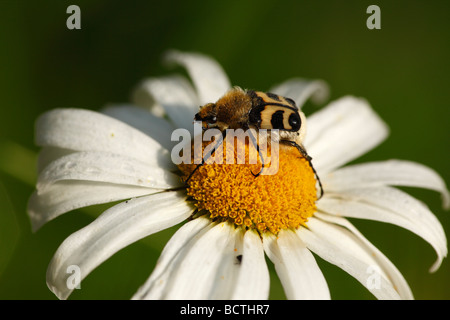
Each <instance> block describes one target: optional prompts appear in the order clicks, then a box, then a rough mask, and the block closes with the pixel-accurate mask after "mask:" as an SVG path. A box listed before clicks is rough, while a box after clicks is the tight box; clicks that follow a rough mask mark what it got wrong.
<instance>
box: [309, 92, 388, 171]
mask: <svg viewBox="0 0 450 320" xmlns="http://www.w3.org/2000/svg"><path fill="white" fill-rule="evenodd" d="M307 121H308V132H307V134H306V138H305V143H304V144H305V147H306V149H307V151H308V154H309V155H310V156H311V157H312V158H313V164H314V167H315V169H316V170H317V171H318V172H319V174H320V173H322V174H324V173H326V172H329V171H332V170H333V169H335V168H338V167H340V166H342V165H343V164H345V163H347V162H349V161H351V160H353V159H356V158H357V157H359V156H361V155H363V154H364V153H366V152H367V151H369V150H371V149H373V148H374V147H375V146H377V145H378V144H379V143H381V142H382V141H383V140H384V139H385V138H386V137H387V135H388V128H387V126H386V124H385V123H384V122H383V121H382V120H381V119H380V118H379V116H378V115H377V114H376V113H375V112H374V111H373V110H372V108H371V107H370V105H369V104H368V103H367V101H365V100H363V99H359V98H355V97H344V98H341V99H339V100H336V101H334V102H332V103H330V104H329V105H328V106H327V107H326V108H324V109H322V110H320V111H318V112H316V113H314V114H313V115H311V116H310V117H309V118H308V119H307Z"/></svg>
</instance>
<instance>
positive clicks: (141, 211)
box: [47, 192, 193, 299]
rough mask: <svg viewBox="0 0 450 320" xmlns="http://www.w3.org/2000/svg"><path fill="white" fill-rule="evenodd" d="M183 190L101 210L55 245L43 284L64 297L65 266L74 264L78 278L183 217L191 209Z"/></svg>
mask: <svg viewBox="0 0 450 320" xmlns="http://www.w3.org/2000/svg"><path fill="white" fill-rule="evenodd" d="M185 198H186V196H185V193H183V192H164V193H159V194H155V195H151V196H146V197H142V198H136V199H131V200H129V201H126V202H123V203H120V204H118V205H116V206H114V207H112V208H110V209H109V210H107V211H105V212H104V213H103V214H102V215H101V216H99V217H98V218H97V219H96V220H95V221H94V222H92V223H91V224H89V225H88V226H86V227H85V228H83V229H81V230H79V231H77V232H75V233H73V234H72V235H71V236H69V237H68V238H67V239H66V240H65V241H64V242H63V243H62V244H61V246H60V247H59V248H58V250H57V251H56V253H55V255H54V256H53V259H52V261H51V262H50V265H49V267H48V270H47V285H48V286H49V288H50V289H51V290H52V291H53V292H54V293H55V294H56V295H57V296H58V297H59V298H60V299H66V298H67V297H68V296H69V295H70V293H71V292H72V289H70V288H69V287H68V286H67V283H66V281H67V278H68V273H67V268H68V267H69V266H72V265H75V266H78V267H79V269H80V270H81V278H82V279H83V278H85V277H86V276H87V275H88V274H89V273H90V272H91V271H92V270H93V269H94V268H96V267H97V266H98V265H100V264H101V263H102V262H103V261H105V260H106V259H108V258H109V257H111V256H112V255H113V254H114V253H116V252H117V251H119V250H121V249H122V248H124V247H126V246H127V245H129V244H131V243H133V242H135V241H137V240H139V239H142V238H144V237H146V236H148V235H150V234H152V233H155V232H158V231H160V230H162V229H166V228H169V227H171V226H173V225H176V224H177V223H180V222H181V221H183V220H185V219H186V218H187V217H189V215H190V214H191V213H192V211H193V208H192V207H191V206H190V205H188V204H187V202H186V201H185Z"/></svg>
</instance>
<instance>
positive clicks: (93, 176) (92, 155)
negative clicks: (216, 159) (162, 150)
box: [36, 151, 182, 194]
mask: <svg viewBox="0 0 450 320" xmlns="http://www.w3.org/2000/svg"><path fill="white" fill-rule="evenodd" d="M61 180H86V181H96V182H109V183H113V184H124V185H133V186H140V187H147V188H155V189H171V188H175V187H180V186H182V182H181V180H180V178H179V176H177V175H175V174H173V173H171V172H169V171H167V170H164V169H161V168H158V167H155V166H151V165H147V164H146V163H143V162H141V161H139V160H136V159H133V158H130V157H127V156H123V155H118V154H112V153H106V152H95V151H91V152H76V153H72V154H69V155H67V156H64V157H62V158H59V159H58V160H56V161H53V162H52V163H51V164H50V165H48V166H47V168H45V169H44V170H43V171H42V172H41V174H40V175H39V178H38V182H37V187H36V188H37V190H38V194H39V193H42V192H45V191H46V189H47V188H48V187H50V186H51V185H52V184H53V183H55V182H57V181H61Z"/></svg>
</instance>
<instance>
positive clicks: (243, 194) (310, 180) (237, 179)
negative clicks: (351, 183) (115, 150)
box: [178, 140, 317, 234]
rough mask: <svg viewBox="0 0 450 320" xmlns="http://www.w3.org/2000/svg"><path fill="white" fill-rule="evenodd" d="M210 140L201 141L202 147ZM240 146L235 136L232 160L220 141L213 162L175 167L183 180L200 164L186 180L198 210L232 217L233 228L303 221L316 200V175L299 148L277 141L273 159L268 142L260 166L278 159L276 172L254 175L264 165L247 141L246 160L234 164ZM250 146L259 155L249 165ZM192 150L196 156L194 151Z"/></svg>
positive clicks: (276, 229) (266, 227) (271, 227)
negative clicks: (277, 153) (221, 146)
mask: <svg viewBox="0 0 450 320" xmlns="http://www.w3.org/2000/svg"><path fill="white" fill-rule="evenodd" d="M208 143H210V142H204V143H203V150H204V149H205V147H206V146H207V145H208ZM213 143H214V142H213ZM239 144H240V143H239V141H238V140H235V146H233V145H232V144H230V147H233V148H234V150H231V154H233V153H234V162H232V163H230V159H229V158H228V159H227V157H226V155H227V152H230V147H229V146H226V141H224V142H223V150H224V151H222V149H221V148H219V149H218V150H217V151H216V152H215V153H214V154H213V157H215V159H216V163H208V162H211V161H207V163H205V164H204V165H201V166H199V165H198V164H180V165H178V167H179V169H180V170H181V172H182V179H183V181H185V180H186V179H187V178H188V177H189V175H190V174H191V172H192V171H193V170H194V169H195V168H196V167H197V166H199V167H198V168H197V169H196V171H195V172H194V174H193V175H192V176H191V177H190V179H189V180H188V182H187V193H188V195H189V196H190V197H192V199H193V200H194V202H195V205H196V206H197V208H198V210H199V211H200V212H204V213H206V214H209V217H210V218H211V219H220V220H222V221H224V220H230V221H232V222H233V223H234V224H235V225H237V226H242V227H247V228H253V229H257V230H258V231H260V232H265V231H270V232H272V233H274V234H277V233H278V232H279V231H280V230H281V229H287V228H298V227H299V226H301V225H304V224H305V223H306V221H307V220H308V218H309V217H311V216H312V215H313V214H314V212H315V211H316V205H315V202H316V200H317V191H316V178H315V175H314V172H313V170H312V168H311V166H310V165H309V163H308V161H307V160H306V159H305V158H304V157H303V156H302V154H301V153H300V152H299V151H298V150H297V148H295V147H290V146H289V147H287V146H284V145H280V149H279V157H275V156H274V157H273V159H271V157H270V154H271V153H270V146H269V147H268V148H267V149H268V150H267V152H264V151H261V155H260V156H261V157H262V158H263V159H264V164H265V165H264V168H263V170H271V169H270V166H269V165H268V164H267V163H268V162H269V160H271V165H275V162H276V161H278V165H279V166H278V172H277V173H276V174H266V175H265V174H264V172H270V171H263V174H261V175H259V176H257V177H255V175H256V174H258V173H259V172H260V170H261V167H262V166H261V161H260V156H258V153H257V151H255V148H254V147H253V145H251V144H250V146H249V144H248V142H246V143H245V147H244V148H245V157H246V158H245V160H242V159H240V160H241V161H240V162H238V161H237V160H238V159H239V157H238V154H239V153H238V152H237V150H239V148H240V147H241V148H242V143H241V145H239ZM244 148H242V149H241V151H242V150H243V149H244ZM250 148H251V149H253V150H250V155H251V156H253V157H254V154H255V153H256V155H257V156H256V157H254V158H257V159H256V163H255V161H253V164H252V162H250V161H249V159H251V158H249V149H250ZM198 149H200V148H198ZM192 150H193V152H192V154H193V156H194V152H195V150H194V148H193V149H192ZM197 151H198V152H197V153H199V152H200V150H197ZM241 153H242V154H243V152H241ZM274 154H275V153H274ZM197 157H198V159H201V155H199V154H197ZM220 157H222V158H223V163H222V164H219V163H217V162H218V161H217V159H218V158H220ZM211 159H212V157H211V158H210V159H209V160H211ZM227 160H228V161H227ZM242 162H244V163H243V164H239V163H242ZM272 168H274V167H272ZM275 171H276V170H275Z"/></svg>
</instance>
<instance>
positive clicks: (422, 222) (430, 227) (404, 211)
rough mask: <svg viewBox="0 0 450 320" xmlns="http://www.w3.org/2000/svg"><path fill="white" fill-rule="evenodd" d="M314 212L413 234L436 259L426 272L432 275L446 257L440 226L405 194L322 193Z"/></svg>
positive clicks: (394, 191) (391, 190)
mask: <svg viewBox="0 0 450 320" xmlns="http://www.w3.org/2000/svg"><path fill="white" fill-rule="evenodd" d="M318 209H319V210H321V211H324V212H326V213H329V214H334V215H338V216H346V217H353V218H361V219H370V220H376V221H382V222H388V223H393V224H395V225H398V226H400V227H403V228H406V229H408V230H410V231H411V232H414V233H416V234H417V235H418V236H420V237H422V238H423V239H424V240H425V241H427V242H428V243H429V244H430V245H431V246H432V247H433V248H434V249H435V250H436V253H437V255H438V257H437V260H436V262H435V263H434V265H433V266H432V267H431V269H430V271H431V272H434V271H436V270H437V269H438V268H439V266H440V264H441V263H442V260H443V258H444V257H445V256H446V255H447V239H446V237H445V233H444V230H443V228H442V225H441V224H440V223H439V221H438V220H437V218H436V217H435V216H434V215H433V213H432V212H431V211H430V210H429V209H428V207H427V206H426V205H424V204H423V203H422V202H419V201H418V200H417V199H415V198H413V197H411V196H410V195H408V194H407V193H405V192H403V191H400V190H398V189H395V188H390V187H379V188H359V189H357V190H346V191H343V192H341V193H334V194H330V193H326V196H324V197H323V198H322V199H321V200H320V201H319V202H318Z"/></svg>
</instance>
